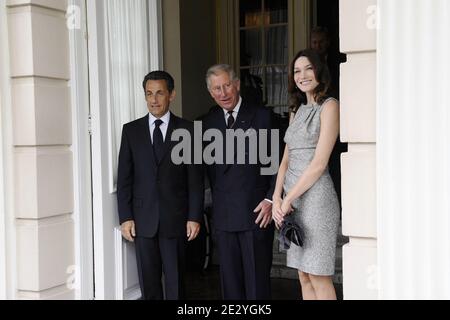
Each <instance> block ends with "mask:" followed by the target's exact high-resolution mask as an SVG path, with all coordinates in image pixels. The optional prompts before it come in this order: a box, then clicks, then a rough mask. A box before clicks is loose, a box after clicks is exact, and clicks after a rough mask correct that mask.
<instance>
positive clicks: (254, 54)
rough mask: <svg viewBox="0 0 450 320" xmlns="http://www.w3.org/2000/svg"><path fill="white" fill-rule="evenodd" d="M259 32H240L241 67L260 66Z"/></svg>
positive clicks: (254, 30)
mask: <svg viewBox="0 0 450 320" xmlns="http://www.w3.org/2000/svg"><path fill="white" fill-rule="evenodd" d="M261 42H262V41H261V30H260V29H252V30H242V31H241V48H240V50H241V67H246V66H256V65H260V64H262V43H261Z"/></svg>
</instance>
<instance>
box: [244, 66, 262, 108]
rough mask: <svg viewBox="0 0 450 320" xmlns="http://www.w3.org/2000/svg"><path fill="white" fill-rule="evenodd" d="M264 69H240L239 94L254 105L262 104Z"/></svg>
mask: <svg viewBox="0 0 450 320" xmlns="http://www.w3.org/2000/svg"><path fill="white" fill-rule="evenodd" d="M263 77H264V68H251V69H241V77H240V78H241V94H242V97H245V98H246V99H247V100H249V101H251V102H253V103H255V104H263V101H264V100H265V99H264V92H263V83H264V80H263Z"/></svg>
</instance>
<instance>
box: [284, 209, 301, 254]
mask: <svg viewBox="0 0 450 320" xmlns="http://www.w3.org/2000/svg"><path fill="white" fill-rule="evenodd" d="M278 240H279V241H280V244H281V245H282V247H283V248H284V249H285V250H288V249H289V248H290V247H291V243H294V244H295V245H297V246H300V247H302V246H303V237H302V231H301V229H300V227H299V225H298V224H297V222H295V219H294V217H293V216H292V215H288V216H286V217H285V218H284V220H283V223H282V224H281V228H280V234H279V236H278Z"/></svg>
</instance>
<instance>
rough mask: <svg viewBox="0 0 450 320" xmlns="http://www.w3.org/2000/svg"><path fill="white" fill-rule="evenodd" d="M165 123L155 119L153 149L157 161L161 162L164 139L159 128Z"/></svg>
mask: <svg viewBox="0 0 450 320" xmlns="http://www.w3.org/2000/svg"><path fill="white" fill-rule="evenodd" d="M162 124H163V122H162V120H160V119H158V120H156V121H155V129H154V130H153V151H154V153H155V158H156V161H157V162H158V163H159V162H160V161H161V157H162V153H163V145H164V139H163V135H162V132H161V129H160V128H159V127H160V126H161V125H162Z"/></svg>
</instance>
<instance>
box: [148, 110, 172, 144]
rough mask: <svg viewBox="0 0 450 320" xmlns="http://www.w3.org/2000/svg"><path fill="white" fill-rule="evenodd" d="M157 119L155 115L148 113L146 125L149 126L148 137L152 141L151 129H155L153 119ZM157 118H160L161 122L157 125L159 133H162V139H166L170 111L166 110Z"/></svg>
mask: <svg viewBox="0 0 450 320" xmlns="http://www.w3.org/2000/svg"><path fill="white" fill-rule="evenodd" d="M156 120H158V118H156V117H155V116H153V115H152V114H151V113H149V114H148V126H149V128H150V139H152V143H153V131H154V130H155V121H156ZM159 120H161V121H162V122H163V123H162V124H161V125H160V126H159V129H160V130H161V133H162V135H163V141H166V134H167V128H168V127H169V121H170V112H169V111H167V113H166V114H165V115H163V116H162V117H161V118H160V119H159Z"/></svg>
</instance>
